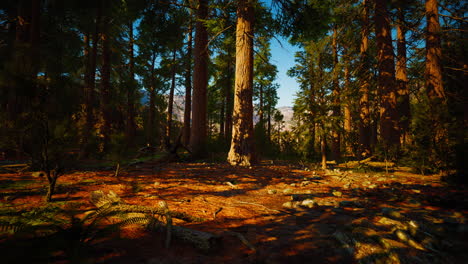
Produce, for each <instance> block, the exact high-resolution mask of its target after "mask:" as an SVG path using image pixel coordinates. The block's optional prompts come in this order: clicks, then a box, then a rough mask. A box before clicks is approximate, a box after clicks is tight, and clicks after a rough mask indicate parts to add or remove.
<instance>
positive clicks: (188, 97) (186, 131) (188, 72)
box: [182, 21, 192, 145]
mask: <svg viewBox="0 0 468 264" xmlns="http://www.w3.org/2000/svg"><path fill="white" fill-rule="evenodd" d="M186 56H187V59H186V62H185V63H186V66H185V67H186V68H185V108H184V128H183V140H182V142H183V144H184V145H188V144H189V143H190V114H191V113H192V111H191V110H192V21H190V23H189V27H188V39H187V55H186Z"/></svg>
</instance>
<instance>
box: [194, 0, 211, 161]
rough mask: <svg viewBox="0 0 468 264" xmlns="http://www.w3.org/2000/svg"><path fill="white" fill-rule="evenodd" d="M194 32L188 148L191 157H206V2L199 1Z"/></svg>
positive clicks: (203, 0) (205, 0)
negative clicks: (190, 124)
mask: <svg viewBox="0 0 468 264" xmlns="http://www.w3.org/2000/svg"><path fill="white" fill-rule="evenodd" d="M198 3H199V5H198V10H197V18H198V19H197V22H196V26H195V29H196V32H195V49H194V55H195V65H194V72H193V106H192V111H193V112H192V129H191V133H190V148H191V149H192V156H193V157H203V156H205V155H206V153H205V152H206V151H205V150H206V135H207V86H208V32H207V29H206V27H205V25H204V24H203V20H205V19H206V18H207V16H208V1H207V0H199V2H198Z"/></svg>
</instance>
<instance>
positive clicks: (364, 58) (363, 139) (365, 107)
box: [357, 0, 371, 158]
mask: <svg viewBox="0 0 468 264" xmlns="http://www.w3.org/2000/svg"><path fill="white" fill-rule="evenodd" d="M362 4H363V14H362V31H361V47H360V60H361V67H360V69H359V77H360V80H361V85H360V87H359V94H360V99H359V118H360V122H359V148H358V151H359V152H358V155H357V156H358V157H360V158H365V157H368V156H370V154H371V144H370V142H371V117H370V110H369V87H370V84H369V77H370V70H369V57H368V49H369V2H368V0H363V2H362Z"/></svg>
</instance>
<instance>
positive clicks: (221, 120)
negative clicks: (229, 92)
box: [219, 96, 226, 139]
mask: <svg viewBox="0 0 468 264" xmlns="http://www.w3.org/2000/svg"><path fill="white" fill-rule="evenodd" d="M220 106H221V108H220V113H219V138H220V139H221V138H225V134H226V133H225V130H224V128H225V124H224V123H225V119H224V118H225V116H226V114H225V111H226V96H224V97H223V99H222V100H221V104H220Z"/></svg>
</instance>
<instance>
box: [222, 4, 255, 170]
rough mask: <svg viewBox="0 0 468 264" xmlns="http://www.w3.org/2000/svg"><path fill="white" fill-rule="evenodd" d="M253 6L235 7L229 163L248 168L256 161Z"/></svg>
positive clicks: (240, 5) (239, 5) (241, 5)
mask: <svg viewBox="0 0 468 264" xmlns="http://www.w3.org/2000/svg"><path fill="white" fill-rule="evenodd" d="M254 18H255V17H254V7H253V3H252V1H250V0H239V1H238V4H237V28H236V76H235V90H234V113H233V127H232V140H231V149H230V150H229V154H228V158H227V160H228V162H229V163H230V164H231V165H236V166H250V165H252V164H253V163H255V162H256V156H255V148H254V133H253V106H252V94H253V37H254Z"/></svg>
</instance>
